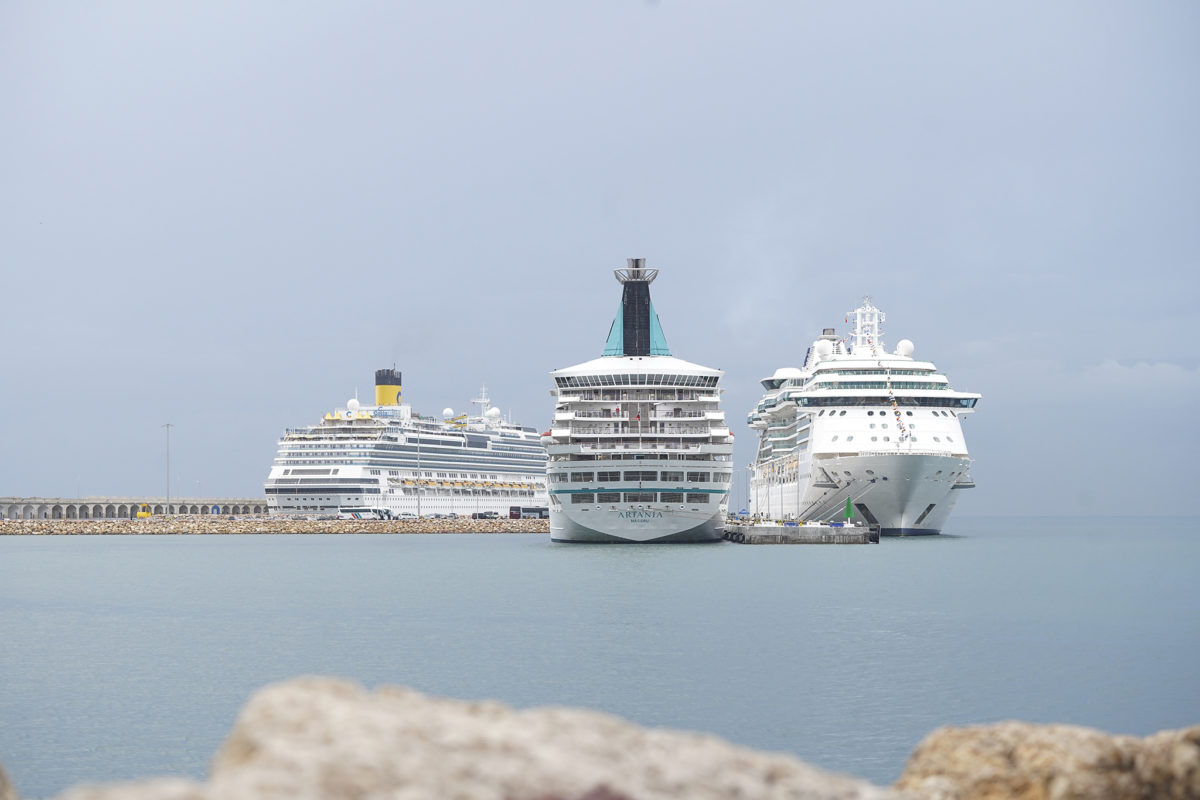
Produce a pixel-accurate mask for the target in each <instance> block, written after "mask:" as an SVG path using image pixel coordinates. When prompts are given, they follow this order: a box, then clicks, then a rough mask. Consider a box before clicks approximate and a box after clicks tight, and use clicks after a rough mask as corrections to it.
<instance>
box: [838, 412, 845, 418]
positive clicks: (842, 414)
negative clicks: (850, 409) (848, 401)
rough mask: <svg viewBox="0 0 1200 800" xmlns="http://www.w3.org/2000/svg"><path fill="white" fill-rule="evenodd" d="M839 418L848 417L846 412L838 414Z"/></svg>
mask: <svg viewBox="0 0 1200 800" xmlns="http://www.w3.org/2000/svg"><path fill="white" fill-rule="evenodd" d="M838 416H839V417H844V416H846V412H845V411H843V412H841V413H840V414H838Z"/></svg>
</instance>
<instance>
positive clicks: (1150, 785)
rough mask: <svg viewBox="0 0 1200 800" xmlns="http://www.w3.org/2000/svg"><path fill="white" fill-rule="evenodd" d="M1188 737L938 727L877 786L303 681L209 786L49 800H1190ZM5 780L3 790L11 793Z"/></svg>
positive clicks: (669, 735) (596, 716) (716, 742)
mask: <svg viewBox="0 0 1200 800" xmlns="http://www.w3.org/2000/svg"><path fill="white" fill-rule="evenodd" d="M1198 740H1200V727H1197V728H1191V729H1189V730H1185V731H1173V732H1166V733H1161V734H1157V735H1155V736H1151V737H1149V738H1147V739H1135V738H1132V737H1123V736H1108V735H1107V734H1103V733H1101V732H1099V731H1092V730H1088V729H1084V728H1075V727H1070V726H1056V725H1024V724H1021V723H1001V724H999V725H992V726H985V727H980V728H964V729H952V728H946V729H942V730H939V731H936V732H935V733H933V734H931V735H930V737H929V738H927V739H926V740H925V742H923V743H922V744H921V745H920V747H918V748H917V750H916V751H915V752H914V754H913V756H912V759H911V760H910V762H909V764H908V767H907V768H906V770H905V773H904V775H903V776H902V777H901V779H900V781H899V782H898V783H897V784H896V786H895V787H892V788H882V787H878V786H873V785H871V784H869V783H865V782H863V781H860V780H857V779H854V778H851V777H846V776H842V775H835V774H833V773H829V772H825V771H823V770H819V769H817V768H815V767H812V766H809V765H807V764H805V763H803V762H801V761H799V760H797V759H795V758H793V757H791V756H787V755H783V754H778V753H762V752H756V751H753V750H749V749H746V748H743V747H737V746H735V745H732V744H730V743H728V742H725V741H723V740H721V739H719V738H717V737H714V736H708V735H703V734H697V733H686V732H681V731H669V730H655V729H646V728H641V727H639V726H637V725H634V724H632V723H629V722H626V721H624V720H621V719H618V718H616V717H613V716H610V715H608V714H601V713H598V712H594V711H585V710H579V709H568V708H535V709H528V710H514V709H511V708H508V707H507V706H504V705H501V704H499V703H492V702H463V701H459V700H448V699H440V698H433V697H428V696H425V695H422V694H420V693H418V692H414V691H411V690H408V689H403V688H386V687H385V688H381V689H379V690H377V691H374V692H368V691H366V690H365V689H363V688H362V687H360V686H357V685H355V684H353V683H349V682H346V681H341V680H334V679H328V678H299V679H296V680H292V681H288V682H285V683H281V684H276V685H273V686H269V687H267V688H266V689H263V690H262V691H260V692H259V693H258V694H256V695H255V696H254V697H253V698H251V700H250V702H249V703H248V704H247V706H246V708H245V709H244V710H243V711H242V713H241V714H240V715H239V717H238V720H237V722H236V724H235V726H234V729H233V731H232V732H231V733H230V735H229V737H228V739H226V741H225V743H224V744H223V745H222V746H221V748H220V750H219V751H218V752H217V755H216V757H215V759H214V760H213V762H212V769H211V772H210V775H209V778H208V780H207V781H204V782H198V781H190V780H183V779H177V778H164V779H154V780H147V781H142V782H137V783H124V784H111V785H107V786H83V787H77V788H74V789H71V790H68V791H67V792H65V793H63V794H61V795H59V796H58V800H151V798H155V799H156V800H218V798H220V800H227V799H228V800H241V799H244V800H267V799H268V798H289V800H293V799H294V800H373V799H374V798H379V800H383V799H384V798H389V799H391V798H395V799H397V800H401V799H402V800H426V799H428V800H434V799H435V798H436V799H437V800H442V798H463V799H464V800H668V799H671V800H676V799H678V798H687V799H688V800H733V799H734V798H738V799H739V800H752V799H753V798H763V799H764V800H767V799H769V800H783V799H784V798H790V799H793V800H854V799H858V800H884V799H885V798H892V799H893V800H900V799H901V798H928V799H929V800H933V799H934V798H937V800H952V799H953V800H974V799H976V798H978V799H979V800H983V799H984V798H987V799H988V800H998V798H1030V799H1032V798H1038V800H1060V799H1061V800H1066V798H1104V799H1105V800H1108V799H1109V798H1111V799H1112V800H1126V798H1128V799H1129V800H1133V799H1134V798H1137V800H1149V799H1150V798H1171V799H1174V800H1191V799H1192V798H1200V786H1198V785H1197V776H1198V775H1200V770H1198V764H1200V746H1198ZM2 776H3V772H2V770H0V800H10V798H15V793H14V792H13V791H12V789H11V787H7V788H6V787H5V785H4V782H3V777H2ZM6 792H8V793H9V794H7V795H6Z"/></svg>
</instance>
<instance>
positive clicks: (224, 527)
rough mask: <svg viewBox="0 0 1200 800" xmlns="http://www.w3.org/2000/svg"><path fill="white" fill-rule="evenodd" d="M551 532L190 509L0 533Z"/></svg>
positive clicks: (462, 522) (459, 522)
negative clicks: (184, 513)
mask: <svg viewBox="0 0 1200 800" xmlns="http://www.w3.org/2000/svg"><path fill="white" fill-rule="evenodd" d="M323 533H332V534H338V533H547V534H548V533H550V520H546V519H464V518H459V519H405V520H399V519H369V520H362V519H288V518H284V517H267V516H258V517H255V516H250V517H234V518H231V517H228V516H216V515H212V514H210V515H200V514H196V515H189V516H174V517H150V518H148V519H0V536H31V535H52V536H114V535H125V536H154V535H164V534H165V535H178V534H197V535H203V534H323Z"/></svg>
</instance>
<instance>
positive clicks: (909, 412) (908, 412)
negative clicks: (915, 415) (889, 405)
mask: <svg viewBox="0 0 1200 800" xmlns="http://www.w3.org/2000/svg"><path fill="white" fill-rule="evenodd" d="M904 413H905V414H908V415H909V416H910V417H911V416H912V412H911V411H905V412H904Z"/></svg>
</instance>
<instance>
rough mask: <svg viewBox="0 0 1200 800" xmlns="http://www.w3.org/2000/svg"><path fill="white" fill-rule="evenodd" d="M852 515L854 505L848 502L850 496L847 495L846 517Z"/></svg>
mask: <svg viewBox="0 0 1200 800" xmlns="http://www.w3.org/2000/svg"><path fill="white" fill-rule="evenodd" d="M853 516H854V506H852V505H851V504H850V498H849V497H847V498H846V519H850V518H851V517H853Z"/></svg>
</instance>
